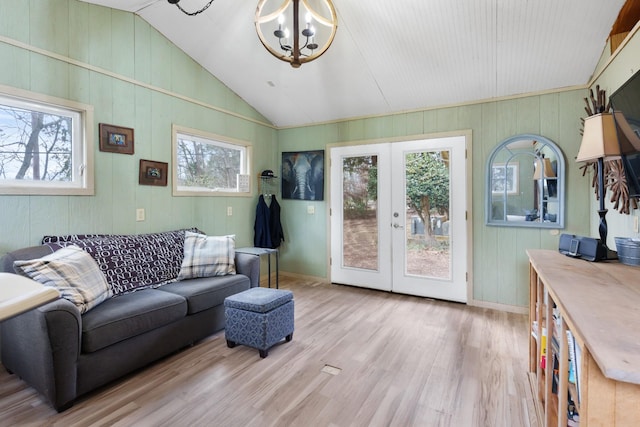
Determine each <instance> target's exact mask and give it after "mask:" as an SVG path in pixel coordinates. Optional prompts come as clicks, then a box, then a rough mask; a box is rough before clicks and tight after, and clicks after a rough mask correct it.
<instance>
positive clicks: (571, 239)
mask: <svg viewBox="0 0 640 427" xmlns="http://www.w3.org/2000/svg"><path fill="white" fill-rule="evenodd" d="M558 251H560V253H561V254H564V255H567V256H570V257H574V258H580V259H584V260H586V261H602V260H605V259H607V247H606V246H605V245H603V244H601V243H600V239H594V238H593V237H584V236H576V235H575V234H561V235H560V243H559V245H558Z"/></svg>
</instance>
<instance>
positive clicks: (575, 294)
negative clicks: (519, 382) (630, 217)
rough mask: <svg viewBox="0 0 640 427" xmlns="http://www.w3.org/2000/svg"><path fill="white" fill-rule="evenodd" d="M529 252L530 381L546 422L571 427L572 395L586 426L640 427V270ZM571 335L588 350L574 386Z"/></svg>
mask: <svg viewBox="0 0 640 427" xmlns="http://www.w3.org/2000/svg"><path fill="white" fill-rule="evenodd" d="M527 254H528V255H529V262H530V269H529V272H530V276H529V282H530V300H529V301H530V304H529V318H530V322H529V324H530V328H531V331H530V332H531V334H530V340H529V376H530V380H531V381H530V382H531V385H532V389H533V395H534V396H535V397H536V398H537V399H536V402H537V404H538V411H539V418H542V425H545V426H566V425H567V404H568V399H569V398H571V399H572V400H573V401H575V403H576V408H577V410H578V412H579V419H580V423H579V425H580V426H581V427H582V426H603V427H604V426H607V427H609V426H638V425H640V267H632V266H627V265H624V264H621V263H619V262H617V261H608V262H588V261H583V260H580V259H574V258H570V257H567V256H564V255H562V254H560V253H558V252H557V251H552V250H540V249H535V250H528V251H527ZM554 308H555V310H554ZM567 331H570V332H571V334H572V335H573V337H574V339H575V343H576V346H577V350H578V351H579V352H580V353H581V357H580V360H579V363H578V365H577V372H578V378H577V381H576V383H577V385H575V384H573V383H571V382H570V381H568V378H569V367H570V362H569V354H570V349H569V348H568V345H567V338H566V337H567ZM545 332H546V333H545ZM543 334H544V335H546V340H545V341H546V346H545V347H544V348H543V346H542V341H543V340H542V339H539V338H538V337H542V336H543ZM554 335H555V336H556V339H555V340H554V339H552V337H553V336H554ZM543 353H545V359H546V360H545V363H541V355H542V354H543ZM554 357H555V358H557V360H558V366H557V367H556V370H555V371H554V369H553V368H554V364H553V360H554ZM575 359H576V360H578V358H577V357H576V358H575ZM554 377H555V379H554ZM578 394H579V396H578Z"/></svg>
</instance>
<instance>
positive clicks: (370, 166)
mask: <svg viewBox="0 0 640 427" xmlns="http://www.w3.org/2000/svg"><path fill="white" fill-rule="evenodd" d="M342 177H343V178H342V195H343V196H342V218H343V227H342V230H343V236H342V245H343V247H342V254H343V259H342V265H343V266H344V267H353V268H362V269H366V270H378V156H376V155H369V156H357V157H344V158H343V159H342Z"/></svg>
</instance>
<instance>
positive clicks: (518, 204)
mask: <svg viewBox="0 0 640 427" xmlns="http://www.w3.org/2000/svg"><path fill="white" fill-rule="evenodd" d="M564 171H565V164H564V156H563V155H562V151H561V150H560V149H559V148H558V146H557V145H556V144H554V143H553V142H552V141H551V140H549V139H547V138H545V137H543V136H540V135H531V134H522V135H515V136H512V137H510V138H507V139H506V140H504V141H503V142H502V143H500V144H499V145H498V146H497V147H496V148H495V149H494V150H493V151H492V152H491V155H490V156H489V159H488V161H487V168H486V207H485V218H486V223H487V225H499V226H509V227H536V228H564V185H565V184H564Z"/></svg>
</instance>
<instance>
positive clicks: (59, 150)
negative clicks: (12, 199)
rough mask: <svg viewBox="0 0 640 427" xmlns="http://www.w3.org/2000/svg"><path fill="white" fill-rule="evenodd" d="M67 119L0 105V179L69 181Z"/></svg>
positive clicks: (69, 153) (69, 140)
mask: <svg viewBox="0 0 640 427" xmlns="http://www.w3.org/2000/svg"><path fill="white" fill-rule="evenodd" d="M71 126H72V121H71V118H70V117H64V116H61V115H55V114H48V113H43V112H38V111H30V110H25V109H22V108H16V107H11V106H7V105H0V177H1V178H2V179H5V180H33V181H62V182H68V181H71V180H72V172H73V156H72V140H71V138H72V132H71Z"/></svg>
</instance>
